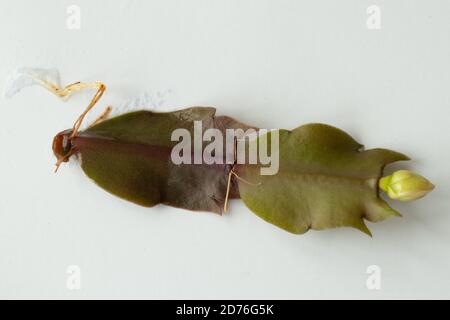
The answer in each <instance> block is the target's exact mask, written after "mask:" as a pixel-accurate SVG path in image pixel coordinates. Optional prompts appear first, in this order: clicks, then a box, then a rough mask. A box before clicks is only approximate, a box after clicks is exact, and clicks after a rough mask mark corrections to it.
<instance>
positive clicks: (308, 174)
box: [9, 69, 434, 235]
mask: <svg viewBox="0 0 450 320" xmlns="http://www.w3.org/2000/svg"><path fill="white" fill-rule="evenodd" d="M49 75H52V76H54V75H57V73H55V72H54V70H52V72H49V71H48V70H44V69H23V70H22V69H21V70H20V72H18V76H17V77H16V78H17V79H18V80H17V79H16V81H13V82H12V85H10V90H9V93H11V94H14V93H15V92H17V91H19V90H20V88H17V86H16V84H17V82H19V83H21V84H23V83H25V84H27V85H29V84H38V85H41V86H43V87H44V88H46V89H47V90H49V91H51V92H52V93H54V94H56V95H57V96H59V97H61V98H63V97H67V96H69V95H71V94H72V93H74V92H76V91H79V90H82V89H86V88H87V89H92V88H95V89H97V93H96V94H95V95H94V98H93V99H92V101H91V103H90V104H89V105H88V106H87V108H86V110H85V111H84V112H83V113H82V114H81V115H80V117H79V118H78V119H77V120H76V121H75V124H74V126H73V128H72V129H68V130H65V131H62V132H60V133H58V134H57V135H56V136H55V138H54V140H53V151H54V154H55V156H56V157H57V164H56V168H58V167H59V166H60V165H61V164H62V163H64V162H67V161H68V160H69V158H71V157H76V158H77V159H78V160H79V161H80V164H81V167H82V169H83V171H84V172H85V173H86V175H87V176H88V177H90V178H91V179H92V180H94V181H95V182H96V183H97V184H98V185H99V186H100V187H102V188H103V189H105V190H106V191H108V192H110V193H112V194H114V195H116V196H118V197H120V198H123V199H125V200H128V201H131V202H134V203H136V204H139V205H143V206H147V207H152V206H155V205H157V204H166V205H169V206H174V207H179V208H183V209H189V210H195V211H211V212H216V213H222V212H223V211H226V208H227V201H228V199H237V198H241V199H242V200H243V202H244V203H245V205H246V206H247V207H248V208H249V209H250V210H251V211H253V212H254V213H255V214H256V215H258V216H259V217H261V218H262V219H264V220H265V221H267V222H269V223H271V224H273V225H275V226H278V227H280V228H282V229H284V230H286V231H289V232H292V233H295V234H302V233H305V232H306V231H308V230H309V229H314V230H323V229H327V228H335V227H353V228H356V229H358V230H360V231H362V232H364V233H366V234H368V235H371V233H370V231H369V229H368V227H367V226H366V223H365V220H368V221H371V222H378V221H381V220H384V219H386V218H389V217H392V216H400V213H398V212H397V211H396V210H394V209H392V208H391V207H390V206H389V205H388V204H387V202H386V201H385V200H383V199H382V198H381V196H380V193H382V192H385V193H386V195H387V196H389V197H390V198H392V199H395V200H400V201H410V200H414V199H418V198H420V197H423V196H424V195H425V194H427V193H428V192H430V191H431V190H432V189H433V188H434V186H433V184H432V183H431V182H429V181H428V180H427V179H426V178H424V177H422V176H420V175H417V174H414V173H412V172H410V171H407V170H399V171H397V172H394V173H393V174H392V175H389V176H385V177H383V170H384V167H385V166H386V165H388V164H390V163H393V162H396V161H403V160H408V157H407V156H405V155H403V154H401V153H398V152H395V151H391V150H387V149H371V150H363V146H362V145H361V144H359V143H358V142H357V141H355V140H354V139H353V138H352V137H351V136H350V135H348V134H347V133H345V132H344V131H342V130H340V129H337V128H334V127H332V126H329V125H325V124H307V125H303V126H300V127H298V128H296V129H294V130H283V129H280V130H275V131H271V132H267V131H266V132H265V133H264V132H263V130H261V131H259V134H254V135H252V134H253V133H256V131H257V130H258V129H257V128H256V127H254V126H250V125H246V124H243V123H241V122H239V121H237V120H235V119H233V118H230V117H227V116H216V110H215V108H211V107H193V108H188V109H183V110H179V111H174V112H153V111H149V110H139V111H134V112H128V113H124V114H122V115H119V116H116V117H112V118H109V119H108V114H109V112H110V111H111V108H110V107H108V108H106V110H105V112H104V113H103V114H101V115H100V117H99V118H98V119H97V120H95V121H94V122H93V123H92V124H91V125H90V126H89V127H88V128H87V129H84V130H82V129H81V124H82V122H83V120H84V118H85V116H86V115H87V114H88V113H89V112H90V110H91V109H92V108H93V107H94V105H95V104H96V103H97V101H98V100H99V99H100V98H101V96H102V95H103V92H104V91H105V89H106V87H105V85H104V84H103V83H102V82H92V83H82V82H76V83H73V84H71V85H68V86H66V87H64V88H60V87H59V85H58V83H55V82H52V81H51V80H50V78H49ZM54 78H58V77H54ZM25 80H26V81H25ZM143 107H145V106H143ZM199 124H200V125H201V132H200V140H197V138H198V137H197V136H198V130H197V129H198V125H199ZM230 130H231V131H233V130H234V131H240V132H245V134H244V135H241V136H239V137H238V138H237V136H233V140H232V141H231V142H232V144H231V146H232V149H230V148H229V147H230V144H229V141H226V142H225V143H224V144H220V143H218V142H220V141H219V140H220V139H221V138H223V137H228V136H229V134H228V133H229V131H230ZM261 132H262V134H261ZM182 136H183V137H184V139H183V141H184V140H185V139H187V138H186V136H188V137H189V139H190V137H194V141H192V143H191V141H190V140H189V141H188V143H187V144H184V147H183V148H180V149H179V146H180V144H179V141H178V140H177V139H178V138H180V137H182ZM174 138H175V139H174ZM242 141H243V144H240V142H242ZM242 146H243V147H242ZM241 147H242V148H241ZM178 149H179V150H178ZM198 149H200V156H198V154H197V151H198ZM263 149H266V151H268V150H270V159H276V160H277V161H276V165H275V166H274V167H272V164H270V166H269V167H268V165H267V158H268V154H267V153H266V154H264V153H262V152H261V150H263ZM175 150H176V152H175V153H174V151H175ZM206 151H209V153H208V152H206ZM230 151H231V156H230ZM252 152H253V153H252ZM255 152H256V157H252V155H255ZM174 154H177V155H178V156H180V159H181V161H180V159H178V160H174ZM205 155H206V156H205ZM246 155H247V156H248V157H246ZM263 158H264V159H263ZM242 159H244V160H243V161H242ZM191 160H193V161H191ZM273 169H275V170H273Z"/></svg>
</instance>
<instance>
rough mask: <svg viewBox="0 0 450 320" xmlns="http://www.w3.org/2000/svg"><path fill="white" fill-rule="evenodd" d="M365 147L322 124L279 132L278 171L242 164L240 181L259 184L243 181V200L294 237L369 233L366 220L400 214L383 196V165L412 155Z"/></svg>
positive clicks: (382, 218)
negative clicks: (337, 231)
mask: <svg viewBox="0 0 450 320" xmlns="http://www.w3.org/2000/svg"><path fill="white" fill-rule="evenodd" d="M269 135H270V133H269ZM260 139H261V138H260ZM267 140H268V141H271V139H267ZM251 143H256V141H253V142H251ZM362 147H363V146H362V145H361V144H359V143H358V142H356V141H355V140H354V139H353V138H352V137H351V136H350V135H348V134H347V133H345V132H344V131H342V130H339V129H337V128H334V127H331V126H328V125H324V124H308V125H304V126H301V127H298V128H297V129H294V130H292V131H289V130H280V131H279V149H278V150H279V151H278V152H279V159H280V160H279V161H280V164H279V171H278V173H277V174H275V175H260V165H239V166H238V168H237V169H236V172H237V173H238V174H239V175H240V176H241V177H243V178H244V179H245V180H248V181H259V184H258V185H250V184H248V183H243V182H242V181H239V182H238V183H239V192H240V196H241V198H242V200H243V201H244V202H245V204H246V205H247V207H248V208H250V209H251V210H252V211H253V212H255V213H256V214H257V215H258V216H260V217H261V218H263V219H264V220H266V221H267V222H270V223H272V224H274V225H276V226H278V227H280V228H283V229H285V230H287V231H289V232H292V233H298V234H300V233H304V232H306V231H308V230H309V229H315V230H322V229H327V228H334V227H345V226H349V227H354V228H357V229H359V230H361V231H362V232H364V233H367V234H369V235H370V231H369V229H368V228H367V226H366V224H365V223H364V219H366V220H369V221H372V222H377V221H381V220H384V219H386V218H389V217H392V216H399V215H400V214H399V213H398V212H397V211H395V210H394V209H392V208H391V207H389V205H388V204H387V203H386V202H385V201H384V200H382V199H381V198H380V196H379V191H378V181H379V179H380V178H381V175H382V172H383V168H384V166H385V165H387V164H389V163H392V162H395V161H400V160H408V157H407V156H405V155H403V154H401V153H398V152H394V151H391V150H386V149H372V150H367V151H362Z"/></svg>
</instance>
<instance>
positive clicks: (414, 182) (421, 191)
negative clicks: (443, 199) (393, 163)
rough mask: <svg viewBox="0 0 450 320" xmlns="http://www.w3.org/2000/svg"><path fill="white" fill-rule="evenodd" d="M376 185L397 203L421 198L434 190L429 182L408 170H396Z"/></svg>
mask: <svg viewBox="0 0 450 320" xmlns="http://www.w3.org/2000/svg"><path fill="white" fill-rule="evenodd" d="M378 185H379V187H380V189H381V190H383V191H384V192H386V193H387V195H388V196H389V198H391V199H394V200H399V201H411V200H416V199H419V198H422V197H423V196H425V195H426V194H427V193H428V192H430V191H431V190H433V189H434V185H433V184H432V183H431V182H430V181H428V180H427V179H425V178H424V177H422V176H421V175H418V174H415V173H413V172H411V171H408V170H398V171H396V172H394V173H393V174H392V175H390V176H387V177H383V178H381V179H380V181H379V183H378Z"/></svg>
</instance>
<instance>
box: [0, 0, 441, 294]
mask: <svg viewBox="0 0 450 320" xmlns="http://www.w3.org/2000/svg"><path fill="white" fill-rule="evenodd" d="M71 4H76V5H78V6H79V7H80V8H81V29H80V30H70V29H68V28H67V27H66V20H67V14H66V9H67V7H68V6H69V5H71ZM371 4H375V5H378V6H379V7H380V9H381V29H380V30H369V29H368V28H367V26H366V20H367V18H368V15H367V13H366V9H367V7H368V6H369V5H371ZM449 15H450V1H447V0H445V1H444V0H434V1H419V0H415V1H406V0H404V1H400V0H391V1H379V0H372V1H366V0H353V1H350V0H346V1H332V0H328V1H323V0H322V1H320V0H319V1H318V0H314V1H313V0H310V1H294V0H281V1H275V0H271V1H269V0H265V1H261V0H258V1H256V0H255V1H249V0H226V1H225V0H220V1H217V0H203V1H200V0H194V1H192V0H191V1H181V0H179V1H175V0H170V1H167V0H164V1H163V0H160V1H125V0H122V1H117V0H116V1H77V0H73V1H70V2H69V1H50V0H46V1H39V2H36V1H23V0H21V1H18V0H15V1H1V4H0V41H1V50H0V81H1V85H2V87H3V86H4V83H5V82H4V79H5V78H6V76H7V75H8V74H9V73H10V72H11V71H13V70H14V69H15V68H17V67H23V66H28V67H44V68H53V67H54V68H58V69H59V70H60V72H61V76H62V81H63V83H65V84H68V83H71V82H74V81H77V80H83V81H89V80H102V81H104V82H105V83H106V84H107V86H108V91H107V93H106V95H105V97H104V99H102V100H101V102H100V106H105V105H106V104H108V103H110V104H112V105H113V107H114V106H116V107H117V106H120V105H121V104H123V103H124V101H126V100H129V99H132V98H134V97H136V96H139V95H140V94H142V93H144V92H148V93H150V95H152V96H154V97H155V99H156V100H158V101H157V102H156V103H155V104H161V105H162V106H164V105H166V106H171V107H180V108H181V107H187V106H192V105H210V106H215V107H217V108H218V113H219V114H226V115H230V116H234V117H236V118H238V119H240V120H242V121H245V122H249V123H252V124H255V125H258V126H260V127H267V128H274V127H282V128H294V127H296V126H298V125H300V124H304V123H308V122H325V123H329V124H332V125H335V126H337V127H339V128H342V129H344V130H345V131H347V132H349V133H350V134H352V135H353V136H354V137H355V138H356V139H357V140H358V141H360V142H361V143H364V144H365V145H366V147H367V148H373V147H386V148H391V149H394V150H398V151H400V152H404V153H406V154H408V155H409V156H410V157H411V158H412V159H413V160H412V161H411V162H410V163H409V164H407V165H406V168H409V169H413V170H414V171H417V172H419V173H421V174H423V175H424V176H426V177H428V178H429V179H430V180H431V181H433V182H434V183H435V184H436V186H437V187H436V189H435V191H434V192H432V193H431V194H430V195H429V196H428V197H426V198H425V199H422V200H419V201H416V202H413V203H407V204H399V203H393V202H391V203H392V205H393V206H394V207H395V208H397V209H398V210H400V211H401V212H403V213H404V217H403V218H394V219H390V220H388V221H384V222H381V223H378V224H371V223H369V227H370V229H371V230H372V232H373V234H374V237H373V238H369V237H367V236H366V235H364V234H363V233H360V232H358V231H356V230H353V229H348V228H342V229H334V230H328V231H321V232H317V231H312V232H308V233H307V234H305V235H302V236H298V235H292V234H289V233H286V232H284V231H282V230H280V229H278V228H276V227H274V226H272V225H270V224H267V223H266V222H264V221H262V220H261V219H260V218H258V217H257V216H255V215H254V214H253V213H251V212H250V211H249V210H248V209H247V208H246V207H245V206H244V205H243V204H242V203H240V202H239V201H238V202H236V201H235V202H233V203H232V204H231V208H230V212H229V213H228V214H226V215H224V216H222V217H221V216H218V215H215V214H209V213H192V212H188V211H183V210H179V209H173V208H170V207H164V206H158V207H155V208H151V209H148V208H141V207H139V206H136V205H133V204H130V203H127V202H125V201H123V200H120V199H118V198H116V197H113V196H111V195H110V194H108V193H106V192H105V191H103V190H102V189H100V188H98V187H97V186H96V185H95V184H94V183H92V182H91V181H90V180H89V179H88V178H87V177H86V176H84V174H83V172H82V171H81V169H80V168H79V167H78V166H77V165H76V163H71V164H69V165H65V166H63V167H62V168H61V169H60V172H59V173H58V174H57V175H55V174H54V173H53V164H54V162H55V159H54V157H53V155H52V152H51V141H52V138H53V136H54V135H55V134H56V133H57V132H58V131H60V130H63V129H66V128H69V127H71V125H72V124H73V121H74V120H75V118H76V116H77V115H78V114H79V113H80V112H81V110H82V109H83V108H84V107H85V106H86V104H87V103H88V101H89V99H90V97H91V96H92V92H84V93H81V94H79V95H77V96H74V97H73V99H70V100H69V101H68V102H66V103H64V102H62V101H60V100H58V99H57V98H56V97H54V96H52V95H51V94H49V93H48V92H46V91H45V90H43V89H41V88H39V87H32V88H27V89H24V90H23V91H22V92H21V93H20V94H18V95H17V96H15V97H14V98H13V99H10V100H3V99H2V100H1V101H0V142H1V145H0V172H1V174H0V298H369V299H378V298H450V278H449V270H450V269H449V268H450V250H449V243H450V197H449V193H448V190H449V189H450V179H449V178H450V165H449V160H450V148H449V146H450V129H449V115H450V113H449V110H450V109H449V108H450V90H449V84H450V59H449V57H450V18H449ZM158 93H160V95H158ZM100 109H102V108H100V107H99V109H98V110H97V111H100ZM399 167H405V165H402V166H399V165H396V166H394V168H399ZM392 169H393V168H390V170H392ZM70 265H78V266H79V267H80V268H81V289H80V290H69V289H68V288H67V287H66V281H67V277H68V275H67V273H66V271H67V267H68V266H70ZM369 265H378V266H379V267H380V268H381V280H382V282H381V290H368V288H367V287H366V279H367V277H368V275H367V274H366V269H367V267H368V266H369Z"/></svg>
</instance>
